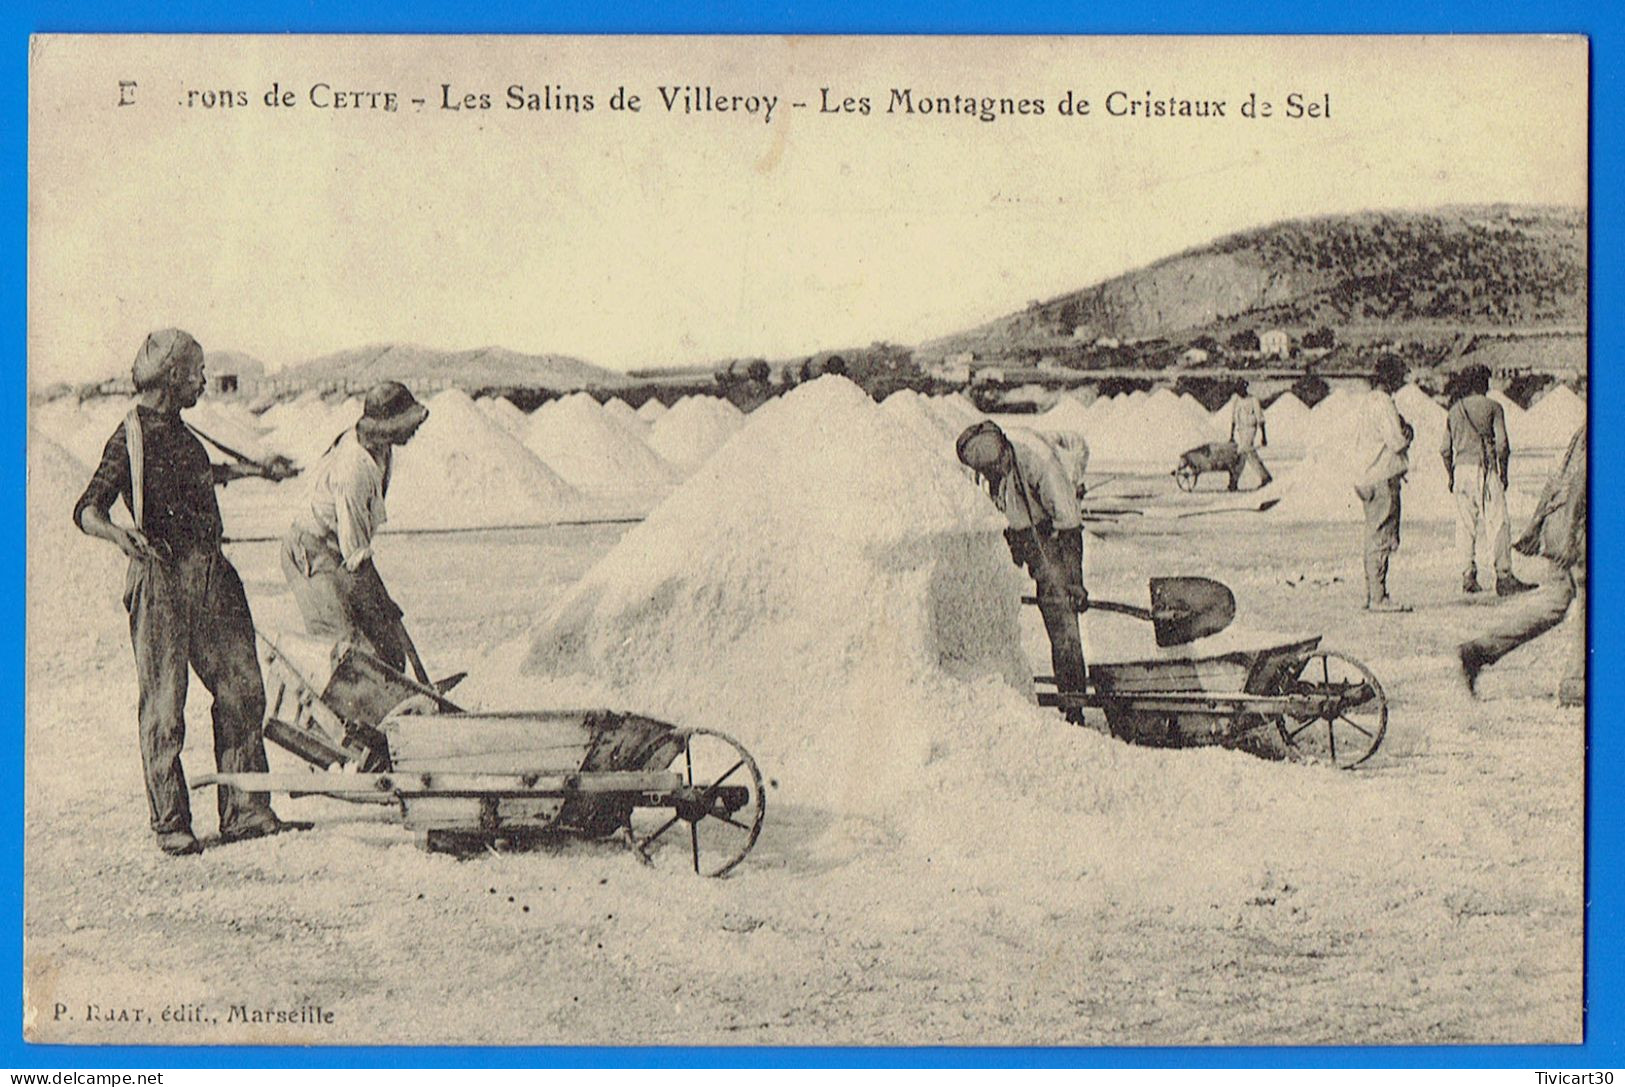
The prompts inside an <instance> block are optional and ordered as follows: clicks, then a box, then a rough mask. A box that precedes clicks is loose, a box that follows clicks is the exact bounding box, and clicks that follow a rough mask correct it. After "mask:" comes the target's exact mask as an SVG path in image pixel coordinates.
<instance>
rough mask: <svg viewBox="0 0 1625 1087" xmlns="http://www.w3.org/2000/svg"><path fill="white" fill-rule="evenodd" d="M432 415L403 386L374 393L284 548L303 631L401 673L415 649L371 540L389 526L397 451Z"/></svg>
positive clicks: (329, 460) (328, 461) (319, 474)
mask: <svg viewBox="0 0 1625 1087" xmlns="http://www.w3.org/2000/svg"><path fill="white" fill-rule="evenodd" d="M428 415H429V409H428V408H426V407H424V406H423V405H422V404H420V403H419V402H418V401H417V399H416V398H415V397H414V396H413V395H412V394H411V392H410V391H408V390H407V388H406V386H405V385H402V384H401V383H400V382H398V381H385V382H382V383H381V384H379V385H375V386H374V387H373V388H371V389H369V390H368V391H367V396H366V400H365V407H364V408H363V409H362V413H361V419H360V421H359V422H357V423H356V425H355V426H354V427H352V428H351V429H349V430H347V431H345V432H344V433H343V434H341V435H339V437H338V438H337V439H336V440H335V441H334V442H333V444H332V446H331V447H329V449H328V450H327V453H326V454H324V455H323V457H322V459H321V461H320V462H319V463H318V464H317V465H316V468H315V470H314V471H313V472H311V474H310V483H309V486H308V489H307V492H306V499H305V503H304V506H303V507H302V508H301V509H300V511H299V514H298V516H296V517H295V518H294V521H293V524H292V526H291V527H290V528H289V529H288V533H287V535H286V536H285V537H284V538H283V541H282V572H283V574H284V575H285V576H286V577H287V579H288V585H289V586H290V587H291V588H292V589H293V597H294V600H295V601H297V602H298V604H299V612H300V614H301V615H303V616H304V618H305V629H306V630H307V631H309V632H310V633H311V634H313V635H316V636H318V637H323V638H329V639H331V640H333V641H348V642H350V643H351V644H353V645H356V646H358V647H360V648H361V649H364V650H366V651H367V652H370V653H372V654H373V655H374V656H376V657H378V658H379V659H380V660H382V661H383V662H384V663H385V664H388V665H389V666H390V667H391V668H394V669H395V670H396V671H397V672H399V671H404V670H405V668H406V659H407V655H408V652H409V649H410V642H409V641H408V640H407V637H406V630H405V627H404V626H403V625H402V624H401V609H400V608H399V607H398V606H397V605H396V604H395V601H394V600H393V599H391V597H390V595H389V591H388V590H387V589H385V588H384V583H383V580H382V579H381V578H380V577H379V576H378V570H377V567H375V566H374V565H373V561H372V540H373V535H374V534H375V533H376V532H377V531H378V529H379V527H380V526H382V525H383V523H384V519H385V514H384V496H385V495H386V494H387V493H388V492H389V481H390V475H391V470H392V468H393V464H394V447H395V446H397V445H405V444H406V443H407V442H408V441H410V440H411V438H412V435H414V434H416V433H417V429H418V427H419V426H421V425H422V424H423V420H424V419H426V418H428ZM416 665H417V662H416V661H415V660H414V666H416ZM419 678H420V679H427V677H426V676H423V675H420V676H419Z"/></svg>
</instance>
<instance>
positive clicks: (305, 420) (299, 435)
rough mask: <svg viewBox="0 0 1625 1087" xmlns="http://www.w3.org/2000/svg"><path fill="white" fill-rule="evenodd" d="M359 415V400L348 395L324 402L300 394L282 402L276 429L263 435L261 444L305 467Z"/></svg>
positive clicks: (326, 448) (311, 463)
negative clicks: (340, 400) (344, 397)
mask: <svg viewBox="0 0 1625 1087" xmlns="http://www.w3.org/2000/svg"><path fill="white" fill-rule="evenodd" d="M360 418H361V401H360V400H357V399H354V398H352V399H349V400H346V401H344V402H343V403H340V404H328V403H327V402H326V401H324V400H322V399H321V398H320V397H315V396H310V397H308V398H307V397H305V396H301V397H300V398H299V399H298V400H295V401H292V402H291V403H289V404H287V405H285V409H284V411H283V412H282V413H280V414H279V415H278V417H277V425H276V429H274V430H272V431H271V432H270V433H269V434H267V435H266V437H265V444H266V445H268V446H270V447H271V448H272V449H274V450H275V451H277V452H278V453H281V454H283V455H284V456H286V457H288V458H289V459H290V460H292V461H293V462H294V463H295V464H297V465H300V466H302V467H305V468H308V467H310V466H311V465H313V464H315V463H316V462H317V461H318V460H320V459H321V457H322V454H323V453H326V452H327V450H328V449H329V448H330V447H331V446H332V444H333V440H334V439H335V438H337V437H338V436H339V435H340V434H342V433H344V432H345V431H346V430H348V429H349V428H351V427H353V426H355V424H356V420H357V419H360Z"/></svg>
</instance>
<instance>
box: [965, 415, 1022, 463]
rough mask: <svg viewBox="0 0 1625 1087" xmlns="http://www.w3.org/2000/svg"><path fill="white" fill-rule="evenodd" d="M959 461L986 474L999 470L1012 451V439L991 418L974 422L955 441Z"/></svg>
mask: <svg viewBox="0 0 1625 1087" xmlns="http://www.w3.org/2000/svg"><path fill="white" fill-rule="evenodd" d="M954 451H955V452H956V453H958V454H959V462H960V463H961V464H963V465H964V466H965V467H967V468H969V469H971V470H972V471H976V472H981V473H982V474H984V475H986V474H987V473H989V472H993V471H996V470H998V469H999V468H1000V467H1001V466H1002V465H1003V464H1004V463H1005V459H1006V457H1007V456H1008V455H1009V451H1010V439H1009V438H1007V437H1005V436H1004V431H1002V430H1000V429H999V424H997V423H995V422H993V421H992V420H991V419H984V420H982V421H981V422H980V423H973V424H971V425H970V426H968V427H966V428H965V431H964V433H962V434H960V435H959V440H958V441H957V442H955V443H954Z"/></svg>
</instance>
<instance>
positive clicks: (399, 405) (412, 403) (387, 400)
mask: <svg viewBox="0 0 1625 1087" xmlns="http://www.w3.org/2000/svg"><path fill="white" fill-rule="evenodd" d="M428 417H429V409H428V408H426V407H424V406H423V405H422V404H421V403H419V402H418V398H417V397H415V396H413V395H412V390H410V389H408V388H407V387H406V386H405V385H402V384H401V383H400V382H399V381H380V382H379V383H378V384H376V385H374V386H373V387H372V388H370V389H368V390H367V395H366V396H365V397H364V398H363V399H362V408H361V421H360V422H359V423H357V424H356V430H357V431H358V432H359V433H361V434H362V435H364V436H370V437H375V438H383V439H384V440H386V441H390V442H394V443H395V444H397V445H399V444H400V443H402V442H404V441H406V439H408V438H410V437H411V436H412V434H413V433H414V432H415V431H416V430H417V428H418V427H419V426H420V425H422V423H423V420H425V419H427V418H428Z"/></svg>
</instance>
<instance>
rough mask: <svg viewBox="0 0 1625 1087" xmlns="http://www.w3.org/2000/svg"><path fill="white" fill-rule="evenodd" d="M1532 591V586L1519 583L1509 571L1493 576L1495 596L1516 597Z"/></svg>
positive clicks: (1524, 582)
mask: <svg viewBox="0 0 1625 1087" xmlns="http://www.w3.org/2000/svg"><path fill="white" fill-rule="evenodd" d="M1533 589H1534V586H1533V585H1531V584H1529V583H1528V582H1527V581H1519V580H1518V579H1517V578H1516V577H1515V576H1513V573H1512V571H1511V570H1508V571H1507V572H1506V573H1504V574H1500V573H1498V574H1496V575H1495V595H1496V596H1516V595H1518V594H1519V593H1527V592H1530V591H1531V590H1533Z"/></svg>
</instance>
